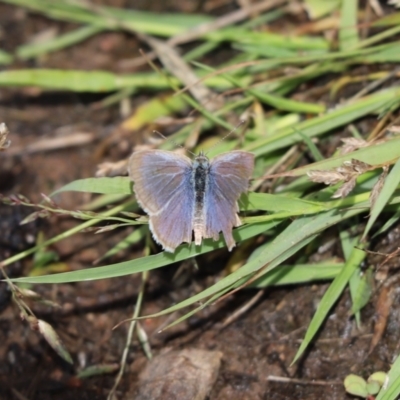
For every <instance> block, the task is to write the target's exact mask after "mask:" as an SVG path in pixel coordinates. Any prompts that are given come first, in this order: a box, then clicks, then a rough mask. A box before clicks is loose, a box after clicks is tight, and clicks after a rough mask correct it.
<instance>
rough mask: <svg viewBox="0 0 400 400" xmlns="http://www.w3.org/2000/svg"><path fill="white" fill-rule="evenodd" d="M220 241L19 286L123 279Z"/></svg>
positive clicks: (239, 232)
mask: <svg viewBox="0 0 400 400" xmlns="http://www.w3.org/2000/svg"><path fill="white" fill-rule="evenodd" d="M275 226H276V222H266V223H262V224H253V225H244V226H241V227H239V228H238V229H235V230H234V234H233V236H234V238H235V239H236V241H237V242H240V241H242V240H246V239H249V238H251V237H254V236H257V235H259V234H260V233H262V232H265V231H267V230H269V229H272V228H273V227H275ZM225 246H226V245H225V242H224V240H223V239H220V240H219V241H216V242H214V241H213V240H211V239H209V240H205V241H204V242H203V244H202V245H201V246H195V245H194V244H192V245H191V246H188V245H186V244H185V245H181V246H179V247H178V248H177V250H176V251H175V253H166V252H162V253H159V254H156V255H153V256H148V257H142V258H138V259H135V260H130V261H125V262H122V263H118V264H112V265H107V266H103V267H96V268H90V269H83V270H79V271H72V272H63V273H60V274H54V275H45V276H38V277H24V278H18V279H17V280H18V282H26V283H28V282H29V283H66V282H79V281H82V280H97V279H107V278H114V277H117V276H125V275H130V274H134V273H139V272H144V271H150V270H152V269H156V268H160V267H163V266H165V265H170V264H172V263H175V262H178V261H182V260H186V259H188V258H191V257H194V256H197V255H199V254H204V253H207V252H210V251H212V250H215V249H218V248H223V247H225Z"/></svg>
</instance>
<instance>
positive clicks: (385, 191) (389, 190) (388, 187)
mask: <svg viewBox="0 0 400 400" xmlns="http://www.w3.org/2000/svg"><path fill="white" fill-rule="evenodd" d="M399 183H400V158H399V159H398V160H397V162H396V164H395V165H394V167H393V168H392V170H391V171H390V172H389V174H388V176H387V177H386V179H385V183H384V184H383V187H382V190H381V191H380V193H379V194H378V198H377V199H376V201H375V203H374V204H373V207H372V209H371V214H370V216H369V219H368V222H367V226H366V227H365V230H364V233H363V239H364V238H365V237H366V236H367V235H368V233H369V231H370V230H371V228H372V225H373V224H374V223H375V221H376V220H377V218H378V216H379V215H380V213H381V212H382V211H383V209H384V208H385V206H386V205H387V204H388V202H389V200H390V198H391V197H392V196H393V193H394V192H395V190H396V189H397V187H398V185H399Z"/></svg>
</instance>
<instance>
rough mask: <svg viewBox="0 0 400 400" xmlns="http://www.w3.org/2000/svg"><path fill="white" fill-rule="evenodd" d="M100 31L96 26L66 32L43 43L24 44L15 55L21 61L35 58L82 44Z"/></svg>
mask: <svg viewBox="0 0 400 400" xmlns="http://www.w3.org/2000/svg"><path fill="white" fill-rule="evenodd" d="M101 31H102V29H101V28H99V27H97V26H85V27H83V28H79V29H76V30H74V31H72V32H68V33H66V34H64V35H60V36H57V37H55V38H53V39H51V40H47V41H46V42H43V43H35V44H25V45H22V46H19V47H18V48H17V50H16V55H17V57H18V58H20V59H21V60H26V59H28V58H32V57H37V56H40V55H42V54H47V53H50V52H52V51H57V50H61V49H64V48H66V47H69V46H73V45H74V44H77V43H79V42H82V41H84V40H85V39H88V38H89V37H91V36H93V35H95V34H96V33H99V32H101Z"/></svg>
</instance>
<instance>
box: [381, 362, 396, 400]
mask: <svg viewBox="0 0 400 400" xmlns="http://www.w3.org/2000/svg"><path fill="white" fill-rule="evenodd" d="M388 378H389V383H388V385H387V387H386V389H381V391H380V392H379V394H378V396H377V397H376V399H375V400H396V399H397V398H398V396H399V394H400V357H399V356H397V358H396V361H395V362H394V363H393V365H392V367H391V368H390V371H389V372H388Z"/></svg>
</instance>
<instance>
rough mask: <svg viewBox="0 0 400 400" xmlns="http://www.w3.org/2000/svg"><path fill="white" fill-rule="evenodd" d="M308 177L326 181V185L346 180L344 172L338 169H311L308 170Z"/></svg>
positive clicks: (315, 180) (317, 180)
mask: <svg viewBox="0 0 400 400" xmlns="http://www.w3.org/2000/svg"><path fill="white" fill-rule="evenodd" d="M307 175H308V177H309V178H310V180H311V181H313V182H318V183H325V185H335V184H336V183H339V182H340V181H343V180H345V177H344V175H343V174H341V173H340V172H338V171H336V170H325V171H324V170H318V169H315V170H311V171H308V172H307Z"/></svg>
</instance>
